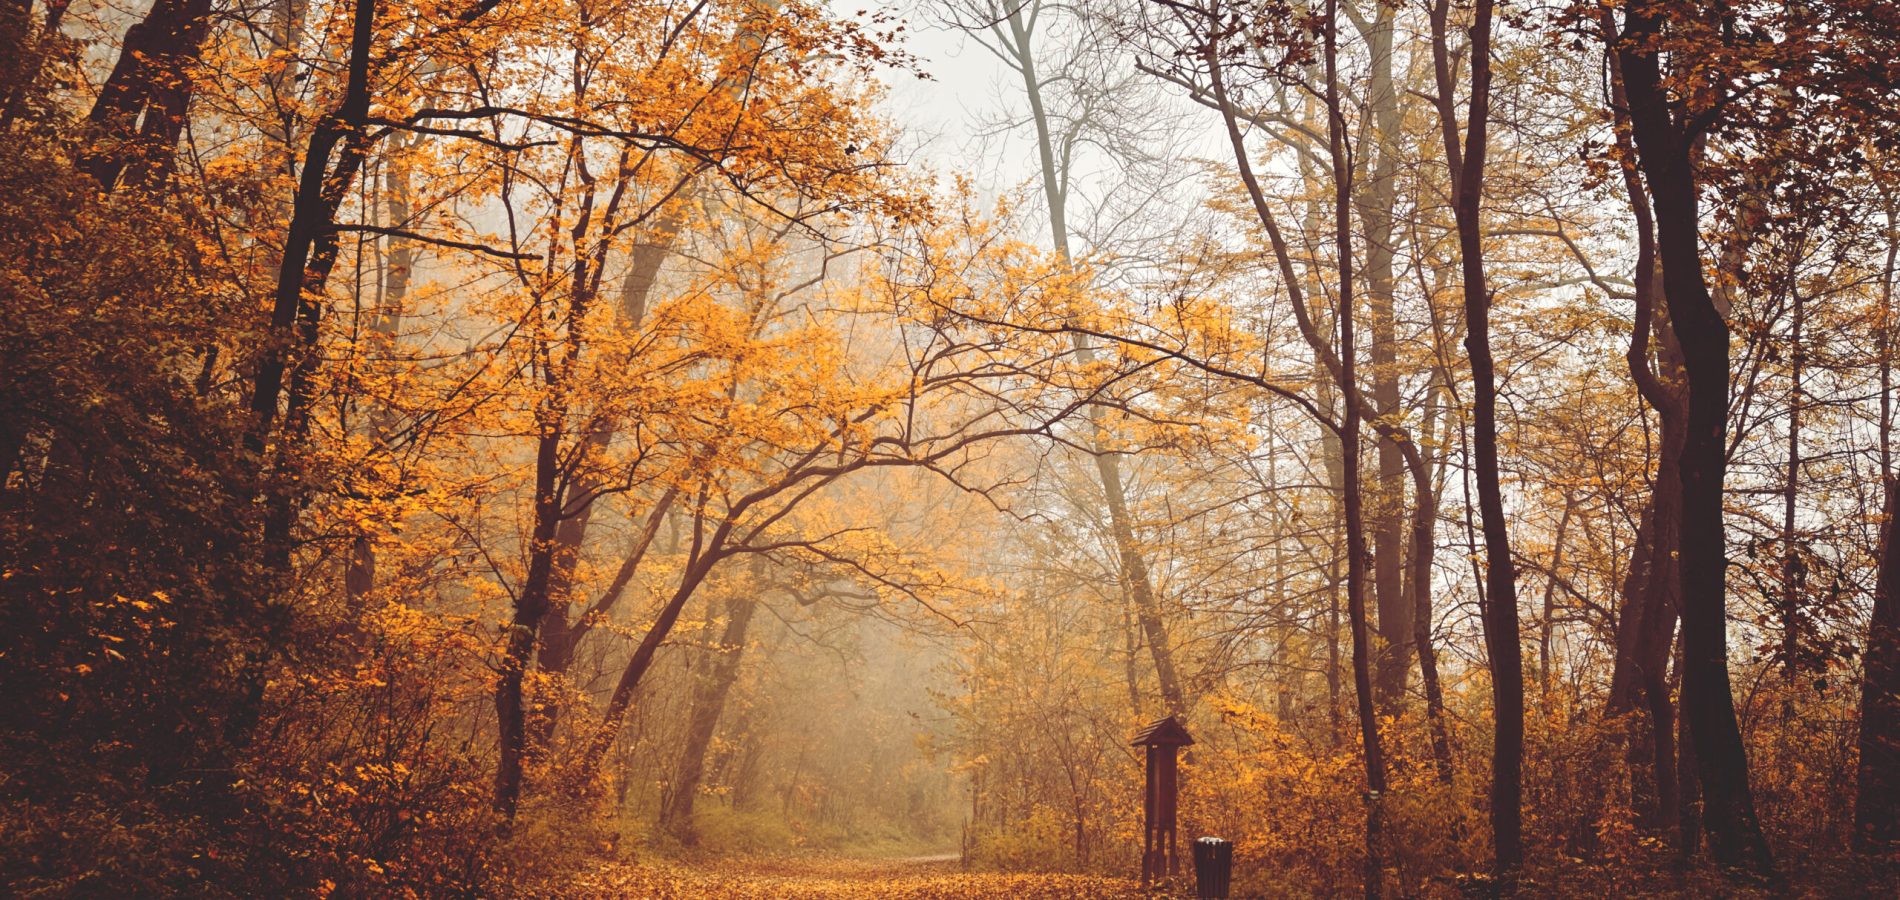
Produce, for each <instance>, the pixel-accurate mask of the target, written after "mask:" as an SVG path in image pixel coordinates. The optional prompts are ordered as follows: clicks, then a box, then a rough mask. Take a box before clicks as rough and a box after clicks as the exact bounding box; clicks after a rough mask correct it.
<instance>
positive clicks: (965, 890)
mask: <svg viewBox="0 0 1900 900" xmlns="http://www.w3.org/2000/svg"><path fill="white" fill-rule="evenodd" d="M1140 896H1142V895H1141V894H1140V893H1139V892H1138V891H1136V889H1135V883H1134V882H1133V881H1132V880H1128V879H1121V878H1099V877H1093V876H1084V875H1022V874H1002V873H992V872H963V871H961V870H960V869H959V868H958V865H957V855H956V854H954V853H952V854H945V855H942V856H912V857H901V858H894V859H852V858H825V857H790V858H761V857H743V858H736V859H731V860H725V861H713V862H705V863H699V864H694V865H685V864H680V863H671V862H653V863H615V864H610V865H607V866H604V867H602V868H600V869H597V870H595V871H593V872H589V873H588V874H587V875H585V876H584V877H582V878H579V879H576V880H575V881H574V882H572V883H570V884H569V885H568V887H567V889H566V890H564V891H563V892H562V897H563V898H564V900H565V898H582V897H609V898H649V897H650V898H656V900H658V898H668V900H671V898H689V897H690V898H702V897H703V898H721V900H724V898H732V900H819V898H845V900H850V898H873V897H875V898H880V900H881V898H895V900H957V898H966V897H967V898H977V900H984V898H996V900H1003V898H1023V900H1058V898H1063V900H1067V898H1090V900H1109V898H1116V900H1119V898H1135V897H1140Z"/></svg>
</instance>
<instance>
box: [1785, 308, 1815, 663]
mask: <svg viewBox="0 0 1900 900" xmlns="http://www.w3.org/2000/svg"><path fill="white" fill-rule="evenodd" d="M1789 280H1790V282H1793V281H1795V279H1793V278H1791V279H1789ZM1789 290H1790V293H1791V294H1792V295H1793V304H1794V316H1793V322H1792V323H1791V328H1790V331H1789V334H1788V344H1789V348H1788V355H1789V362H1788V463H1787V468H1786V471H1785V475H1784V478H1783V481H1782V488H1781V602H1780V603H1779V606H1780V610H1779V612H1780V613H1781V666H1782V672H1783V674H1785V675H1786V676H1787V677H1788V679H1789V680H1791V681H1792V680H1793V679H1794V677H1795V676H1796V675H1797V674H1799V673H1800V670H1801V644H1802V638H1801V632H1802V622H1801V605H1802V604H1801V597H1802V595H1803V594H1804V593H1805V592H1806V589H1807V576H1808V567H1807V562H1806V561H1805V560H1803V559H1802V558H1801V552H1800V547H1799V546H1797V543H1796V542H1797V532H1796V530H1795V513H1796V506H1797V505H1798V501H1799V500H1800V495H1801V405H1802V396H1801V376H1802V374H1803V373H1802V369H1803V368H1805V367H1806V364H1807V351H1806V350H1805V349H1804V348H1803V346H1802V343H1801V340H1802V335H1801V330H1802V326H1803V325H1804V324H1806V322H1805V319H1806V314H1807V310H1806V304H1805V303H1804V302H1803V301H1802V298H1801V287H1800V285H1799V284H1791V285H1790V288H1789Z"/></svg>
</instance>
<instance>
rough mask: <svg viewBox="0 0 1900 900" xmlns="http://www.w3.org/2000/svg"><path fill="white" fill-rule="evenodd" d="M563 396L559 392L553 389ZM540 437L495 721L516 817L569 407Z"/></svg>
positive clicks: (508, 804) (506, 809)
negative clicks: (528, 682)
mask: <svg viewBox="0 0 1900 900" xmlns="http://www.w3.org/2000/svg"><path fill="white" fill-rule="evenodd" d="M549 393H550V394H551V395H554V396H557V397H558V395H559V391H556V390H551V391H549ZM538 418H540V419H541V420H542V421H541V424H540V429H541V433H540V436H539V437H538V438H537V440H536V443H535V458H534V531H533V535H532V537H531V538H530V542H529V548H528V574H527V577H526V578H524V579H523V580H522V585H521V590H520V593H519V594H518V595H517V596H516V597H515V603H514V618H513V620H512V621H510V622H509V625H508V639H507V642H506V644H505V645H504V647H503V650H502V658H501V667H500V675H499V677H498V678H497V679H496V682H495V720H496V723H497V725H498V728H499V732H500V733H499V739H498V746H499V748H500V757H499V760H498V762H497V763H496V766H495V810H496V811H497V812H499V813H501V814H502V815H503V816H504V817H505V818H507V819H509V820H510V821H512V820H513V819H514V816H515V811H516V809H517V808H518V807H519V806H520V803H521V783H522V764H523V761H524V759H525V757H526V753H527V734H528V732H527V719H528V717H527V710H526V708H525V704H524V703H523V690H522V683H523V681H524V680H525V678H526V676H527V672H528V665H529V663H530V661H531V660H532V657H533V654H534V646H535V637H536V635H537V634H538V633H539V631H540V628H541V620H542V618H543V617H545V616H546V615H547V612H548V594H549V587H550V584H551V582H552V580H553V577H554V565H555V555H556V554H555V532H556V530H557V529H558V528H559V526H560V520H561V506H562V503H561V495H562V491H561V485H560V451H561V443H562V436H563V434H564V431H563V429H562V424H563V421H564V420H565V418H566V410H564V409H558V408H557V409H553V410H547V411H544V412H543V414H542V415H540V416H538Z"/></svg>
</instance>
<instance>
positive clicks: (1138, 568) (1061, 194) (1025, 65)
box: [1007, 4, 1187, 716]
mask: <svg viewBox="0 0 1900 900" xmlns="http://www.w3.org/2000/svg"><path fill="white" fill-rule="evenodd" d="M1007 24H1008V27H1009V32H1010V39H1011V41H1012V46H1013V48H1014V53H1015V58H1014V60H1013V61H1012V65H1013V66H1015V68H1016V69H1017V71H1018V72H1020V73H1021V75H1022V79H1023V93H1024V95H1025V96H1026V98H1027V99H1028V101H1029V112H1030V119H1031V121H1032V124H1034V126H1035V129H1036V152H1037V158H1038V161H1039V162H1040V164H1041V175H1042V189H1043V200H1044V202H1045V204H1046V205H1047V206H1048V208H1049V232H1050V238H1051V240H1052V241H1053V242H1054V244H1055V250H1056V256H1057V257H1058V258H1059V259H1060V260H1061V261H1062V263H1063V265H1065V266H1066V265H1069V264H1070V261H1071V257H1070V252H1069V223H1068V216H1067V202H1068V188H1067V183H1068V182H1067V173H1066V172H1065V171H1063V169H1062V166H1063V162H1062V161H1061V160H1059V159H1058V157H1057V154H1056V148H1055V141H1054V137H1053V136H1052V134H1051V133H1050V125H1049V115H1048V112H1047V110H1045V109H1044V108H1043V99H1042V79H1041V77H1040V76H1039V75H1038V74H1037V71H1036V57H1035V30H1034V29H1035V23H1034V20H1033V18H1030V17H1027V16H1025V14H1024V5H1023V4H1014V5H1012V6H1011V7H1010V10H1009V15H1008V17H1007ZM1074 342H1075V353H1076V358H1077V360H1078V361H1079V362H1081V363H1082V364H1083V365H1087V364H1089V363H1090V362H1092V361H1093V360H1094V358H1095V348H1094V346H1093V345H1092V344H1091V342H1090V340H1089V338H1088V336H1087V335H1083V334H1080V333H1077V334H1075V335H1074ZM1089 423H1090V427H1091V428H1093V429H1094V431H1095V434H1094V436H1093V439H1092V441H1091V444H1092V446H1091V447H1090V450H1091V451H1092V453H1093V455H1094V457H1095V471H1096V475H1097V476H1098V477H1099V478H1100V480H1101V484H1102V494H1103V500H1104V502H1105V503H1106V505H1107V506H1108V519H1109V530H1110V532H1111V533H1112V536H1113V537H1114V539H1115V550H1116V554H1117V556H1118V557H1119V559H1118V560H1117V562H1118V564H1119V566H1120V570H1121V577H1122V582H1123V584H1124V585H1126V589H1127V591H1128V595H1129V598H1130V599H1131V600H1133V601H1134V605H1135V620H1136V622H1137V624H1139V625H1140V626H1141V630H1142V634H1143V636H1145V637H1146V638H1147V640H1148V650H1149V653H1150V654H1151V655H1152V656H1153V657H1154V665H1155V681H1156V683H1157V686H1158V687H1159V688H1160V691H1161V701H1162V704H1163V706H1165V707H1166V709H1167V712H1168V713H1169V714H1170V715H1175V716H1183V715H1186V713H1187V692H1186V690H1185V689H1184V688H1183V687H1182V684H1181V677H1180V675H1179V672H1178V669H1177V667H1176V666H1175V660H1174V645H1173V643H1172V641H1171V640H1170V639H1169V636H1168V630H1167V623H1166V622H1165V620H1164V619H1163V616H1162V612H1161V604H1160V601H1159V600H1158V599H1157V598H1156V596H1155V590H1154V579H1153V578H1152V577H1151V576H1150V574H1149V571H1148V560H1147V558H1146V557H1145V556H1144V555H1143V553H1142V550H1141V544H1140V543H1139V541H1138V540H1137V538H1136V536H1135V528H1134V524H1133V522H1132V521H1131V519H1130V515H1129V511H1128V494H1127V491H1126V489H1125V487H1124V485H1123V482H1122V471H1121V454H1119V453H1116V452H1115V451H1113V450H1111V449H1107V448H1106V444H1107V443H1108V442H1107V441H1106V440H1105V439H1104V435H1103V426H1102V422H1101V413H1100V412H1099V410H1097V409H1095V408H1093V407H1091V408H1090V411H1089Z"/></svg>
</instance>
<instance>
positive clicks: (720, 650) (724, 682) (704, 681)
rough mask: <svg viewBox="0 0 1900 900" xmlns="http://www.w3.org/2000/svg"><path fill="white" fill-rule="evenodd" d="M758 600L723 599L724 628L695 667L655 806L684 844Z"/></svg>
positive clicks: (687, 841)
mask: <svg viewBox="0 0 1900 900" xmlns="http://www.w3.org/2000/svg"><path fill="white" fill-rule="evenodd" d="M758 605H759V601H758V599H757V598H755V597H753V596H750V595H748V594H745V593H743V592H741V593H735V594H734V595H733V596H731V597H730V598H728V599H727V600H726V627H725V630H724V631H723V632H722V633H721V634H720V636H719V644H718V646H717V647H715V648H714V649H713V657H712V659H711V661H710V663H709V665H707V667H706V671H704V672H702V673H700V677H699V682H698V684H697V685H695V686H694V689H693V710H692V714H691V716H690V717H689V718H688V720H687V725H686V742H685V743H684V744H683V745H682V746H681V748H680V757H679V766H678V768H676V769H675V770H674V776H673V794H672V796H671V797H670V798H669V799H670V802H668V803H667V804H666V805H665V806H663V807H661V809H660V827H662V828H665V829H666V830H668V831H670V832H672V833H673V834H674V835H676V836H677V837H678V838H679V839H680V841H681V842H682V843H685V844H687V845H689V846H690V845H692V844H693V843H694V842H695V840H696V838H697V835H696V834H695V832H694V830H693V804H694V801H695V799H696V798H697V797H698V795H699V787H700V782H701V781H702V779H703V778H704V776H705V772H706V751H707V749H708V748H710V747H711V746H712V738H713V732H714V730H716V729H717V728H718V727H719V717H720V716H721V715H722V714H723V713H724V712H725V709H726V697H727V696H728V695H730V694H731V692H732V685H733V684H734V683H735V682H736V681H738V679H739V661H740V658H741V656H742V655H743V654H744V653H745V643H746V629H747V627H748V626H749V625H750V624H751V622H752V613H753V612H754V611H755V610H756V609H757V608H758Z"/></svg>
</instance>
